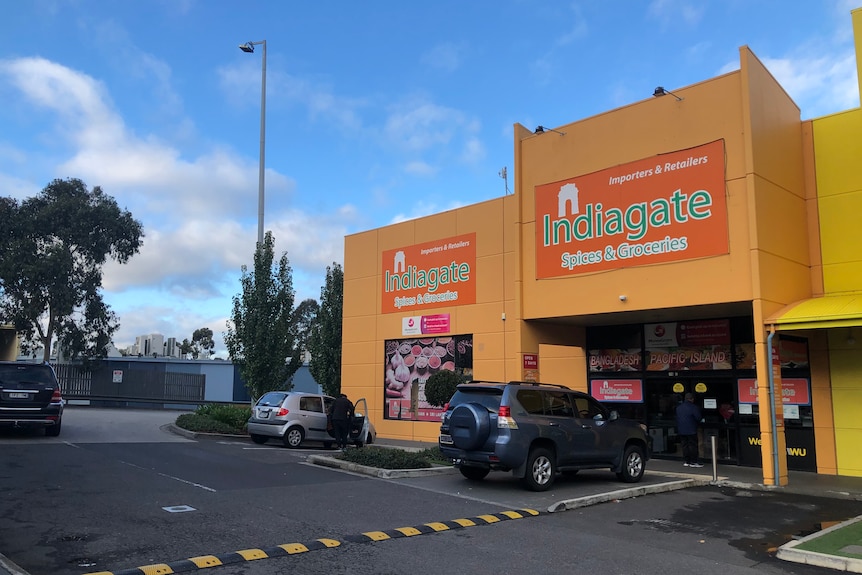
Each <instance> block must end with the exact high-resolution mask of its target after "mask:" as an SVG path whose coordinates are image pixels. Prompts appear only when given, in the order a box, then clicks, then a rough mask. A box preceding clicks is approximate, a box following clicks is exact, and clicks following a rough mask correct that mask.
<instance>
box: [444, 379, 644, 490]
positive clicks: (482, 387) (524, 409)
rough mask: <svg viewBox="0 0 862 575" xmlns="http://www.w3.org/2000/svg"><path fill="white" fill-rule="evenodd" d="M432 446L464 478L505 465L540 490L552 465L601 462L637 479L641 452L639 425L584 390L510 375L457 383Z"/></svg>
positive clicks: (572, 469) (570, 469) (571, 468)
mask: <svg viewBox="0 0 862 575" xmlns="http://www.w3.org/2000/svg"><path fill="white" fill-rule="evenodd" d="M439 445H440V451H442V452H443V454H444V455H445V456H447V457H449V458H451V459H453V460H454V461H455V465H456V467H458V468H459V469H460V471H461V474H462V475H463V476H464V477H466V478H467V479H471V480H474V481H478V480H481V479H484V478H485V476H487V475H488V473H489V472H490V471H492V470H499V471H512V472H513V474H514V475H515V476H516V477H520V478H522V479H523V481H524V483H525V484H526V486H527V488H529V489H531V490H533V491H544V490H546V489H548V488H550V487H551V485H552V484H553V483H554V478H555V476H556V474H557V472H559V471H562V472H566V473H576V472H577V471H578V470H580V469H596V468H604V467H609V468H610V469H611V470H612V471H614V472H616V474H617V477H619V479H620V480H622V481H626V482H629V483H633V482H637V481H640V479H641V477H642V476H643V473H644V468H645V464H646V461H647V460H648V459H649V447H648V445H649V443H648V440H647V434H646V426H644V425H642V424H640V423H638V422H636V421H631V420H628V419H622V418H620V417H619V415H618V414H617V412H616V411H609V410H607V409H605V407H603V406H602V405H601V404H600V403H599V402H597V401H596V400H595V399H593V398H592V397H590V396H589V395H587V394H585V393H581V392H579V391H574V390H571V389H569V388H567V387H564V386H561V385H549V384H535V383H529V382H519V381H513V382H509V383H496V382H475V381H474V382H470V383H463V384H461V385H459V386H458V387H457V391H456V392H455V395H453V396H452V399H450V400H449V404H448V405H447V406H446V410H445V412H444V413H443V424H442V425H441V426H440V440H439Z"/></svg>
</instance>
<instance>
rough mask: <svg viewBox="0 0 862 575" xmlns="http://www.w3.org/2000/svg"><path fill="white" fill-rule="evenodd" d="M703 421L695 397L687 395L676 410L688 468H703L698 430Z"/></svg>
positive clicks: (677, 428) (677, 423) (684, 458)
mask: <svg viewBox="0 0 862 575" xmlns="http://www.w3.org/2000/svg"><path fill="white" fill-rule="evenodd" d="M702 421H703V416H701V414H700V409H699V408H698V407H697V405H696V404H695V403H694V395H693V394H691V393H686V394H685V400H684V401H683V402H682V403H680V404H679V405H678V406H677V408H676V432H677V433H678V434H679V435H680V437H682V459H683V463H682V464H683V465H684V466H686V467H703V464H701V463H700V462H699V461H698V448H697V428H698V426H699V425H700V423H701V422H702Z"/></svg>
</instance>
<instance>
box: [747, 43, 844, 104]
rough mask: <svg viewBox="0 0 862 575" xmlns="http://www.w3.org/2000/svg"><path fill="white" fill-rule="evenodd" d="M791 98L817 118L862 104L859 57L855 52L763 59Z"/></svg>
mask: <svg viewBox="0 0 862 575" xmlns="http://www.w3.org/2000/svg"><path fill="white" fill-rule="evenodd" d="M763 64H764V65H765V66H766V68H767V69H768V70H769V71H770V72H771V73H772V75H773V76H775V79H776V80H778V83H779V84H781V85H782V86H783V87H784V89H785V90H787V93H788V94H790V97H791V98H793V100H794V101H795V102H796V103H797V104H798V105H799V106H800V108H802V110H803V117H805V118H813V117H817V116H822V115H826V114H831V113H835V112H839V111H842V110H846V109H848V108H855V107H857V106H858V105H859V84H858V82H857V80H856V58H855V56H854V55H853V54H852V53H845V54H843V55H837V54H836V55H831V56H820V57H812V58H799V59H793V58H763Z"/></svg>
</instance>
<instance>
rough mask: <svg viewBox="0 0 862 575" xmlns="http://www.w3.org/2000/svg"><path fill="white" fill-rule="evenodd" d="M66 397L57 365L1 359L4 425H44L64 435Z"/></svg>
mask: <svg viewBox="0 0 862 575" xmlns="http://www.w3.org/2000/svg"><path fill="white" fill-rule="evenodd" d="M63 405H64V401H63V398H62V396H61V395H60V384H59V383H58V382H57V375H56V374H55V373H54V369H53V368H52V367H51V366H50V365H48V364H46V363H22V362H15V361H0V425H3V426H12V427H44V428H45V435H49V436H53V437H56V436H58V435H60V424H61V422H62V419H63Z"/></svg>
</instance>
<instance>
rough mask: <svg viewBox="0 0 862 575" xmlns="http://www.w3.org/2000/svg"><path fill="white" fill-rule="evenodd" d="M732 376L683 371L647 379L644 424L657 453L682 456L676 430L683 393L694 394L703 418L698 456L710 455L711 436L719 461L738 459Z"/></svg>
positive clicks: (706, 456)
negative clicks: (695, 374)
mask: <svg viewBox="0 0 862 575" xmlns="http://www.w3.org/2000/svg"><path fill="white" fill-rule="evenodd" d="M733 382H734V380H733V379H731V378H706V377H697V376H691V375H690V374H686V375H685V376H683V377H663V378H661V379H647V380H646V397H647V398H648V399H647V426H648V428H649V434H650V437H651V438H652V450H653V454H654V455H655V456H656V457H667V458H679V459H682V444H681V442H680V438H679V436H678V434H677V431H676V406H677V405H679V404H680V403H681V402H682V401H683V399H684V398H685V394H686V393H692V394H694V402H695V404H696V405H697V406H698V407H699V408H700V411H701V414H702V415H703V419H704V422H703V423H702V424H701V426H700V430H699V431H698V443H699V450H698V451H699V453H700V457H701V458H702V459H703V460H705V461H708V460H710V459H711V458H712V440H711V437H713V436H714V437H715V443H716V446H715V448H716V449H715V450H716V455H717V458H718V461H719V462H721V463H725V464H727V463H730V464H738V463H739V455H738V453H739V444H738V442H739V432H738V423H737V420H738V416H737V415H736V402H737V400H736V397H735V394H736V386H735V385H734V383H733Z"/></svg>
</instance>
